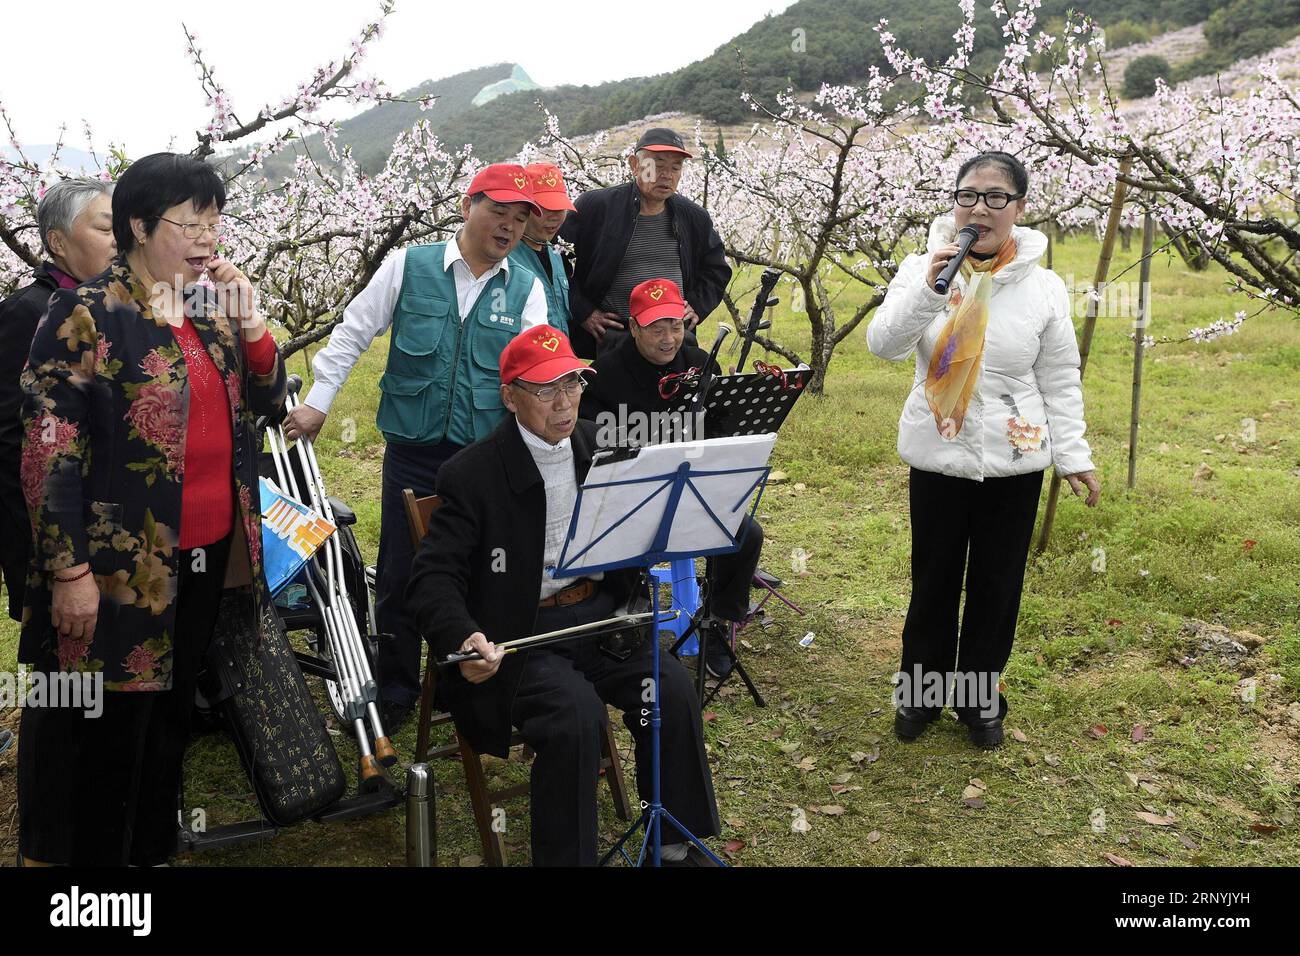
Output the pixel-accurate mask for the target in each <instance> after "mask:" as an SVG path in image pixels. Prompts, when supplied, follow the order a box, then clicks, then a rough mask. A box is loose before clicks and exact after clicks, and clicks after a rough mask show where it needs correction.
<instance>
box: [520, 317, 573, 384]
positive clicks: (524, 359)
mask: <svg viewBox="0 0 1300 956" xmlns="http://www.w3.org/2000/svg"><path fill="white" fill-rule="evenodd" d="M570 372H595V369H593V368H591V367H590V366H588V365H587V364H586V363H585V362H583V361H582V360H581V359H579V358H578V357H577V356H576V355H574V354H573V346H571V345H570V344H569V338H568V336H566V335H565V334H564V333H563V332H561V331H560V330H559V329H553V328H551V327H550V326H549V325H538V326H534V327H533V328H531V329H528V330H527V331H526V332H520V333H519V334H518V335H516V336H515V337H514V338H513V339H511V340H510V344H509V345H507V346H506V347H505V348H504V349H502V350H501V384H503V385H509V384H510V383H511V382H513V381H514V380H515V379H517V378H521V379H523V380H524V381H525V382H535V383H536V384H538V385H544V384H545V383H547V382H554V381H555V380H556V379H557V378H562V377H563V376H565V375H568V374H569V373H570Z"/></svg>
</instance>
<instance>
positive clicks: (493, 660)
mask: <svg viewBox="0 0 1300 956" xmlns="http://www.w3.org/2000/svg"><path fill="white" fill-rule="evenodd" d="M460 649H461V652H462V653H464V652H466V651H475V652H477V653H478V654H480V655H481V656H482V658H483V659H482V660H481V661H462V662H461V664H460V675H461V676H462V677H464V678H465V679H466V680H467V681H469V682H470V683H471V684H481V683H483V682H484V681H485V680H487V679H488V678H490V677H492V676H493V675H494V674H495V673H496V672H497V668H499V667H500V666H501V658H503V657H505V655H506V652H505V651H503V650H501V649H500V648H498V647H497V646H496V645H495V644H493V643H492V642H491V641H489V640H488V639H487V636H486V635H485V634H484V633H483V632H482V631H475V632H474V633H473V634H471V635H470V636H469V637H468V638H466V640H465V643H464V644H462V645H461V646H460Z"/></svg>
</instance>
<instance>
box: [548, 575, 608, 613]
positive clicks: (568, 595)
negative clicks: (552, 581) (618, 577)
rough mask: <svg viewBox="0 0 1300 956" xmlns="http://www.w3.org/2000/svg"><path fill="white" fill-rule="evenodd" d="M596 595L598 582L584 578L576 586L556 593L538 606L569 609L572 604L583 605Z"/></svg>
mask: <svg viewBox="0 0 1300 956" xmlns="http://www.w3.org/2000/svg"><path fill="white" fill-rule="evenodd" d="M595 593H596V582H595V581H593V580H592V579H591V578H583V579H582V580H581V581H578V582H577V583H576V584H570V585H569V586H568V587H567V588H565V589H564V590H563V591H556V592H555V593H554V594H552V595H551V596H550V597H548V598H543V599H542V600H540V601H538V602H537V606H538V607H568V606H569V605H571V604H581V603H582V602H583V601H585V600H587V598H589V597H591V596H592V595H593V594H595Z"/></svg>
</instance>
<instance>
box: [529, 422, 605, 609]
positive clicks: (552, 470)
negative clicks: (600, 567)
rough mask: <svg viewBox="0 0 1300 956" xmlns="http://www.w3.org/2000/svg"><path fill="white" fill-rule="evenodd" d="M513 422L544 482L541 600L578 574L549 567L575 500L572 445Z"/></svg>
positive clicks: (559, 549) (558, 551)
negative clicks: (558, 573)
mask: <svg viewBox="0 0 1300 956" xmlns="http://www.w3.org/2000/svg"><path fill="white" fill-rule="evenodd" d="M515 424H516V425H518V426H519V434H520V435H522V436H523V439H524V445H525V446H527V448H528V451H529V452H530V453H531V454H532V456H533V461H534V462H535V463H536V464H537V470H538V471H539V472H541V473H542V482H543V484H544V485H545V486H546V543H545V548H544V550H543V552H542V581H541V589H540V592H539V595H538V599H539V600H545V599H546V598H548V597H550V596H551V595H552V594H555V593H557V592H559V591H563V590H564V589H565V588H567V587H568V586H569V585H570V584H573V583H574V582H575V581H577V580H578V577H573V576H570V577H567V578H553V577H551V572H552V570H553V569H554V568H555V566H556V565H557V564H559V563H560V554H561V553H562V551H563V549H564V539H565V537H566V536H567V535H568V533H569V522H571V521H572V520H573V508H574V506H575V505H576V504H577V503H578V476H577V475H576V474H574V471H573V445H572V442H571V441H570V440H569V439H568V438H566V439H564V440H563V441H561V442H560V443H559V444H556V445H552V444H550V443H549V442H548V441H546V439H544V438H542V437H541V436H540V435H535V434H533V433H532V432H530V431H529V430H528V429H527V428H525V427H524V426H523V423H522V422H520V421H519V419H517V418H516V419H515ZM604 576H605V573H604V572H603V571H598V572H596V573H594V574H584V575H581V576H580V577H585V578H591V579H592V580H593V581H599V580H600V579H601V578H603V577H604Z"/></svg>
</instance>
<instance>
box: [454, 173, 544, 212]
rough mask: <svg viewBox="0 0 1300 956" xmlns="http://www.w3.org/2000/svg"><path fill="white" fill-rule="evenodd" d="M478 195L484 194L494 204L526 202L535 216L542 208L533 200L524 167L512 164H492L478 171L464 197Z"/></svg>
mask: <svg viewBox="0 0 1300 956" xmlns="http://www.w3.org/2000/svg"><path fill="white" fill-rule="evenodd" d="M479 193H486V194H487V197H488V199H491V200H492V201H494V202H502V203H511V202H526V203H528V205H530V206H532V207H533V208H534V209H536V210H537V215H539V216H540V215H541V214H542V207H541V206H539V205H537V200H536V199H534V198H533V189H532V183H531V182H530V180H529V179H528V173H526V172H525V171H524V167H522V166H517V165H515V164H514V163H493V164H492V165H491V166H488V167H486V168H484V169H482V170H480V171H479V174H478V175H477V176H475V177H474V181H473V182H471V183H470V184H469V190H468V191H467V192H466V195H467V196H477V195H478V194H479Z"/></svg>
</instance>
